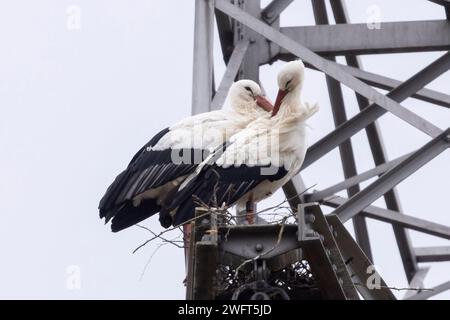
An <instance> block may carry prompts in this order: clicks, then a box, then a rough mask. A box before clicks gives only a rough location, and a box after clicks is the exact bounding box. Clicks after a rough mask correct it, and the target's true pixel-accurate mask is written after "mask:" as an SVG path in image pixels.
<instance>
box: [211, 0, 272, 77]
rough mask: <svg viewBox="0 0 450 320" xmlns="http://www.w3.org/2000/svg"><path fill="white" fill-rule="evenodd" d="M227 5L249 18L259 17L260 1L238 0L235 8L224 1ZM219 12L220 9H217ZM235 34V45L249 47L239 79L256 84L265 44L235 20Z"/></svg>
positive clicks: (255, 34) (252, 31) (249, 29)
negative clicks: (241, 43) (246, 43)
mask: <svg viewBox="0 0 450 320" xmlns="http://www.w3.org/2000/svg"><path fill="white" fill-rule="evenodd" d="M226 2H227V4H228V5H230V6H232V7H235V8H237V9H238V10H241V11H242V12H245V13H246V14H248V15H250V16H251V17H258V18H259V17H260V16H261V1H260V0H240V1H238V2H237V6H234V5H233V4H231V3H230V2H229V1H226ZM218 9H219V10H220V8H218ZM255 19H256V18H255ZM234 30H235V34H234V42H235V43H237V42H238V41H241V40H246V41H249V43H250V45H249V47H248V50H247V52H246V55H245V56H244V61H242V65H241V69H240V71H239V75H238V77H239V79H251V80H253V81H255V82H256V83H259V66H260V64H261V63H262V60H263V58H262V55H261V51H262V46H264V45H266V42H265V41H264V42H263V41H262V40H263V39H262V37H261V36H260V35H259V34H258V33H256V32H255V31H254V30H252V29H251V28H248V27H247V26H245V25H244V24H243V23H242V22H241V21H237V20H235V29H234Z"/></svg>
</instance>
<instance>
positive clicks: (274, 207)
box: [256, 184, 317, 214]
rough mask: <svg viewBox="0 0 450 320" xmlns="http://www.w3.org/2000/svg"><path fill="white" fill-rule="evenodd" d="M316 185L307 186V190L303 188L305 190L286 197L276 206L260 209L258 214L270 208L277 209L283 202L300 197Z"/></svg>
mask: <svg viewBox="0 0 450 320" xmlns="http://www.w3.org/2000/svg"><path fill="white" fill-rule="evenodd" d="M315 186H317V184H314V185H312V186H311V187H308V188H306V189H305V190H303V191H302V192H300V193H299V194H296V195H294V196H292V197H290V198H286V199H284V201H282V202H281V203H279V204H277V205H275V206H273V207H270V208H266V209H263V210H261V211H258V212H257V213H256V214H260V213H262V212H266V211H270V210H273V209H276V208H278V207H279V206H281V205H282V204H285V203H286V202H288V201H289V200H292V199H294V198H297V197H300V196H301V195H303V194H305V193H306V192H307V191H309V190H311V189H312V188H314V187H315Z"/></svg>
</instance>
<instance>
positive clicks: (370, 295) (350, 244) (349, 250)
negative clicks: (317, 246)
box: [326, 214, 396, 300]
mask: <svg viewBox="0 0 450 320" xmlns="http://www.w3.org/2000/svg"><path fill="white" fill-rule="evenodd" d="M326 220H327V222H328V224H329V226H330V228H333V229H332V230H333V233H334V239H335V241H336V242H337V245H338V247H339V250H340V252H341V255H342V257H343V258H344V260H345V261H346V267H347V269H348V270H349V271H350V272H351V276H352V280H353V281H354V282H356V288H357V289H358V291H359V293H360V294H361V295H362V296H363V298H364V299H365V300H396V299H395V296H394V295H393V294H392V291H391V290H390V289H389V288H388V286H387V284H386V283H385V282H384V280H383V278H381V276H380V275H378V276H379V277H380V280H381V281H380V288H378V289H377V288H374V289H369V288H368V286H367V283H368V282H369V281H370V277H371V276H372V274H373V273H370V272H369V271H370V270H371V269H372V267H373V262H372V261H370V259H369V258H368V257H367V256H366V255H365V254H364V252H363V251H361V249H360V248H359V246H358V245H357V244H356V242H355V241H354V240H353V238H352V236H351V235H350V233H349V232H348V231H347V229H345V227H344V226H343V225H342V223H341V221H339V218H338V217H336V216H335V215H332V214H331V215H327V216H326ZM374 271H375V272H376V270H374Z"/></svg>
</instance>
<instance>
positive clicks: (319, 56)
mask: <svg viewBox="0 0 450 320" xmlns="http://www.w3.org/2000/svg"><path fill="white" fill-rule="evenodd" d="M424 1H427V0H424ZM431 1H432V2H434V3H436V5H441V6H442V10H445V12H446V17H447V19H446V20H433V21H408V22H386V23H381V27H380V28H379V30H377V32H376V35H375V36H374V35H373V34H371V35H370V36H369V33H371V32H372V30H370V29H369V28H367V26H366V24H351V23H350V21H349V19H348V16H347V13H346V8H345V4H344V2H343V1H342V0H330V4H331V8H332V12H327V7H326V4H325V0H312V6H313V13H314V18H315V21H316V25H315V26H302V27H288V28H282V27H281V28H280V19H279V17H280V14H281V13H282V12H283V11H284V10H285V9H287V8H288V6H289V5H290V4H291V3H292V2H293V0H273V1H272V2H270V3H269V4H268V5H267V6H266V7H265V8H261V2H260V0H234V1H232V0H196V8H195V39H194V76H193V95H192V106H193V107H192V112H193V113H199V112H205V111H209V110H212V109H217V108H219V107H221V106H222V104H223V102H224V100H225V97H226V94H227V92H228V89H229V87H230V85H231V84H232V83H233V81H234V80H236V79H241V78H246V79H252V80H255V81H257V82H259V68H260V66H262V65H265V64H269V63H272V62H274V61H277V60H284V61H289V60H292V59H296V58H297V57H298V58H300V59H302V60H303V62H304V63H305V64H306V66H307V67H308V68H313V69H316V70H318V71H321V72H323V73H324V74H325V75H326V83H327V87H328V93H329V97H330V103H331V109H332V113H333V119H334V123H335V129H334V130H332V131H331V132H330V133H328V134H327V135H326V136H324V137H323V138H321V139H320V140H319V141H317V142H316V143H314V144H313V145H312V146H310V147H309V149H308V152H307V156H306V159H305V162H304V164H303V167H302V170H303V169H305V168H307V167H308V166H310V165H311V164H312V163H314V162H315V161H317V160H318V159H320V158H321V157H323V156H324V155H326V154H327V153H328V152H330V151H331V150H333V149H334V148H339V152H340V158H341V163H342V168H343V172H344V177H345V180H344V181H339V182H336V184H334V185H333V186H331V187H329V188H326V189H324V190H320V191H316V192H313V193H309V194H305V195H303V196H301V197H296V195H298V194H301V193H302V191H304V190H305V185H304V183H303V181H302V179H301V175H298V176H296V177H295V179H293V180H291V181H290V182H289V183H288V184H287V185H285V186H284V188H283V189H284V192H285V194H286V196H287V198H291V199H292V200H291V201H290V204H291V206H292V207H293V208H297V206H298V205H299V204H301V203H309V202H319V203H320V204H321V205H326V206H329V207H332V208H334V211H333V212H332V216H337V217H338V218H339V220H340V221H341V222H342V223H344V222H346V221H348V220H350V219H351V220H352V221H353V226H354V230H355V236H356V242H357V243H358V245H359V247H360V248H361V249H362V250H363V251H364V253H365V256H367V258H369V259H370V260H372V252H371V247H370V242H369V234H368V229H367V224H366V219H367V218H370V219H375V220H379V221H383V222H386V223H389V224H392V227H393V231H394V234H395V239H396V243H397V245H398V248H399V252H400V255H401V259H402V263H403V267H404V271H405V275H406V278H407V280H408V282H409V284H410V287H414V288H418V287H421V286H422V285H423V279H424V277H425V275H426V273H427V271H428V269H429V268H423V267H420V265H419V263H420V262H437V261H450V246H448V247H429V248H414V247H413V246H412V243H411V241H410V238H409V236H408V229H411V230H415V231H419V232H423V233H425V234H429V235H433V236H437V237H440V238H444V239H450V227H448V226H445V225H440V224H437V223H434V222H430V221H426V220H423V219H419V218H415V217H412V216H409V215H406V214H404V213H403V212H402V208H401V204H400V199H399V196H398V194H397V192H396V190H395V186H396V185H397V184H399V183H400V182H401V181H403V180H404V179H405V178H406V177H408V176H410V175H412V174H414V172H415V171H417V170H418V169H419V168H421V167H422V166H424V165H425V164H427V163H428V162H429V161H431V160H432V159H433V158H435V157H436V156H438V155H439V154H440V153H442V152H444V151H445V150H446V149H447V148H448V147H449V146H450V128H447V129H446V130H441V129H440V128H438V127H437V126H436V125H434V124H433V123H431V122H429V121H427V120H425V119H424V118H422V117H420V116H419V115H417V114H416V113H414V112H412V111H411V110H409V109H407V108H405V107H403V106H402V105H401V104H400V103H401V102H402V101H404V100H405V99H407V98H409V97H413V98H415V99H419V100H422V101H426V102H429V103H433V104H435V105H438V106H441V107H444V108H450V96H449V95H447V94H444V93H441V92H436V91H433V90H429V89H426V88H424V87H425V86H426V85H427V84H428V83H430V82H431V81H433V80H434V79H436V78H437V77H439V76H440V75H442V74H443V73H445V72H446V71H447V70H448V69H449V68H450V52H448V50H449V49H450V21H449V19H450V1H449V0H431ZM329 16H333V18H334V21H335V22H336V24H330V21H329ZM215 23H217V27H218V31H219V37H220V43H221V48H222V53H223V59H224V61H225V63H226V71H225V74H224V76H223V78H222V81H221V82H220V84H219V85H218V87H217V89H216V86H215V83H214V77H213V75H214V70H213V69H214V68H213V54H212V53H213V38H214V24H215ZM423 51H444V54H443V55H442V56H441V57H439V58H438V59H437V60H435V61H434V62H432V63H431V64H430V65H428V66H425V67H424V68H423V69H418V70H417V73H416V74H414V75H413V76H412V77H411V78H409V79H408V80H406V81H404V82H401V81H398V80H395V79H391V78H388V77H385V76H383V75H379V74H374V73H370V72H367V71H364V70H363V69H362V68H361V64H360V60H359V57H358V55H363V54H372V53H408V52H423ZM336 56H344V57H345V60H346V65H342V64H338V63H336V60H335V57H336ZM341 84H343V85H345V86H347V87H348V88H350V89H352V90H353V91H354V92H355V95H356V101H357V103H358V106H359V109H360V112H359V113H358V114H356V115H355V116H353V117H351V118H347V115H346V110H345V105H344V99H343V93H342V89H341ZM374 87H375V88H381V89H384V90H388V91H389V92H388V93H387V94H386V95H384V94H382V93H380V92H379V91H377V90H376V89H374ZM369 101H370V102H369ZM387 112H390V113H392V114H393V115H395V116H396V117H398V118H400V119H401V120H403V121H405V122H406V123H408V124H410V125H411V126H413V127H415V128H416V129H417V130H419V131H421V132H423V133H425V134H426V135H428V136H429V137H430V140H429V142H428V143H426V144H425V145H423V146H422V147H421V148H419V149H417V150H415V151H414V152H411V153H409V154H406V155H404V156H401V157H399V158H396V159H393V160H389V159H388V158H387V156H386V152H385V149H384V147H383V141H382V137H381V135H380V128H379V125H378V123H377V119H378V118H379V117H381V116H382V115H383V114H385V113H387ZM363 129H364V130H365V132H366V135H367V138H368V141H369V144H370V150H371V152H372V155H373V160H374V163H375V165H376V166H375V167H374V168H372V169H370V170H368V171H365V172H363V173H358V172H357V170H356V163H355V157H354V151H353V146H352V144H351V141H350V138H351V137H352V136H353V135H355V134H356V133H358V132H359V131H360V130H363ZM300 174H301V173H300ZM373 177H378V179H377V180H375V181H374V182H373V183H371V184H370V185H368V186H367V187H366V188H364V189H361V188H360V183H361V182H363V181H366V180H368V179H370V178H373ZM342 190H346V191H347V193H348V198H343V197H337V196H334V195H335V193H336V192H339V191H342ZM378 198H384V201H385V203H386V208H387V209H384V208H380V207H376V206H373V205H371V204H372V203H373V202H374V201H375V200H377V199H378ZM327 219H328V218H327ZM328 223H329V224H330V223H331V224H332V222H330V221H328ZM331 224H330V225H331ZM341 254H342V255H343V256H344V255H345V252H344V253H341ZM448 289H450V281H447V282H445V283H443V284H442V285H440V286H437V287H435V288H434V290H433V291H423V292H419V293H415V292H412V293H410V294H409V295H407V296H408V298H410V299H426V298H429V297H431V296H433V295H436V294H438V293H440V292H443V291H445V290H448ZM364 298H380V297H379V296H378V297H377V296H371V295H370V293H368V294H367V296H364Z"/></svg>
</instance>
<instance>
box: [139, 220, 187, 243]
mask: <svg viewBox="0 0 450 320" xmlns="http://www.w3.org/2000/svg"><path fill="white" fill-rule="evenodd" d="M136 227H139V228H142V229H144V230H147V231H148V232H150V233H151V234H152V235H154V236H155V237H157V238H159V239H161V240H162V241H163V242H167V243H170V244H173V245H174V246H176V247H178V248H180V249H184V246H180V245H179V244H178V243H176V242H183V241H181V240H180V241H174V240H169V239H166V238H163V237H162V236H160V235H157V234H156V233H155V232H153V231H152V230H151V229H150V228H147V227H145V226H142V225H140V224H137V225H136ZM177 238H179V236H178V237H176V238H174V239H177Z"/></svg>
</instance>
